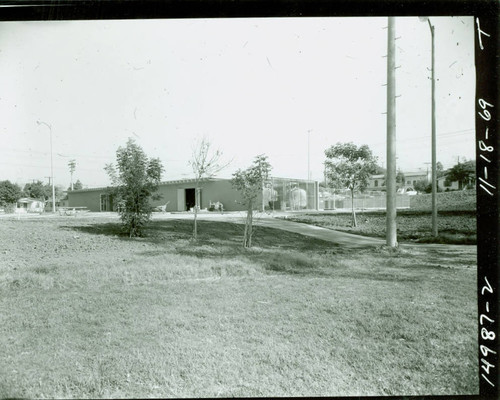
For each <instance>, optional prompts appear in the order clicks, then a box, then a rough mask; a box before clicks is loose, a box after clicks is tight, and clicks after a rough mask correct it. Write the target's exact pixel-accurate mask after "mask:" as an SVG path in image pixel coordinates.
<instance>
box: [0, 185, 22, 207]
mask: <svg viewBox="0 0 500 400" xmlns="http://www.w3.org/2000/svg"><path fill="white" fill-rule="evenodd" d="M21 196H22V191H21V188H20V187H19V185H18V184H16V183H12V182H11V181H8V180H7V181H0V207H6V206H10V205H12V204H15V203H16V201H17V200H19V199H20V198H21Z"/></svg>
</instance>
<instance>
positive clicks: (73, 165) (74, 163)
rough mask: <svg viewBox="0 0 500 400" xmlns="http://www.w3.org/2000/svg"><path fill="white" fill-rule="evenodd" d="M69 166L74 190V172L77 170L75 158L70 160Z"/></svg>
mask: <svg viewBox="0 0 500 400" xmlns="http://www.w3.org/2000/svg"><path fill="white" fill-rule="evenodd" d="M68 166H69V172H70V174H71V191H73V172H75V168H76V161H75V160H69V162H68Z"/></svg>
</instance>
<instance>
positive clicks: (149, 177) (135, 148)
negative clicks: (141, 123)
mask: <svg viewBox="0 0 500 400" xmlns="http://www.w3.org/2000/svg"><path fill="white" fill-rule="evenodd" d="M116 164H117V166H116V169H115V167H114V166H113V164H107V165H106V167H105V168H104V169H105V170H106V172H107V173H108V175H109V177H110V179H111V183H112V188H111V190H110V192H111V194H113V195H114V196H115V200H116V201H117V202H118V203H119V204H120V205H121V207H119V209H118V212H119V214H120V219H121V220H122V224H123V227H124V230H125V231H126V232H127V233H128V235H129V237H135V236H142V234H143V229H144V227H145V225H146V224H147V223H148V222H149V220H150V219H151V212H152V209H153V207H151V205H150V203H149V200H150V199H151V198H152V199H158V198H159V197H160V196H157V195H155V193H156V192H157V190H158V186H159V184H160V179H161V173H162V171H163V166H162V164H161V161H160V160H159V159H158V158H148V157H147V156H146V154H145V153H144V151H143V150H142V148H141V147H140V146H139V145H137V144H136V143H135V141H134V140H133V139H129V140H128V141H127V144H126V146H125V147H119V148H118V150H117V151H116Z"/></svg>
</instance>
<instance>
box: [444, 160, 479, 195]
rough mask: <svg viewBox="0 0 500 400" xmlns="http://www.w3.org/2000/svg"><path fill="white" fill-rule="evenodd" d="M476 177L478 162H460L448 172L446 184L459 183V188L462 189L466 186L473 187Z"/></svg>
mask: <svg viewBox="0 0 500 400" xmlns="http://www.w3.org/2000/svg"><path fill="white" fill-rule="evenodd" d="M475 176H476V161H475V160H469V161H465V162H459V163H458V164H456V165H454V166H453V167H452V168H450V169H449V170H448V175H447V176H446V182H447V183H451V182H453V181H458V188H459V189H462V188H463V187H464V186H467V185H471V184H472V183H473V182H474V180H475Z"/></svg>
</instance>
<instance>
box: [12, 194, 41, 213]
mask: <svg viewBox="0 0 500 400" xmlns="http://www.w3.org/2000/svg"><path fill="white" fill-rule="evenodd" d="M44 209H45V202H44V201H41V200H37V199H32V198H29V197H23V198H22V199H19V200H18V201H17V210H16V211H17V212H21V213H22V212H28V213H42V212H43V211H44Z"/></svg>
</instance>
